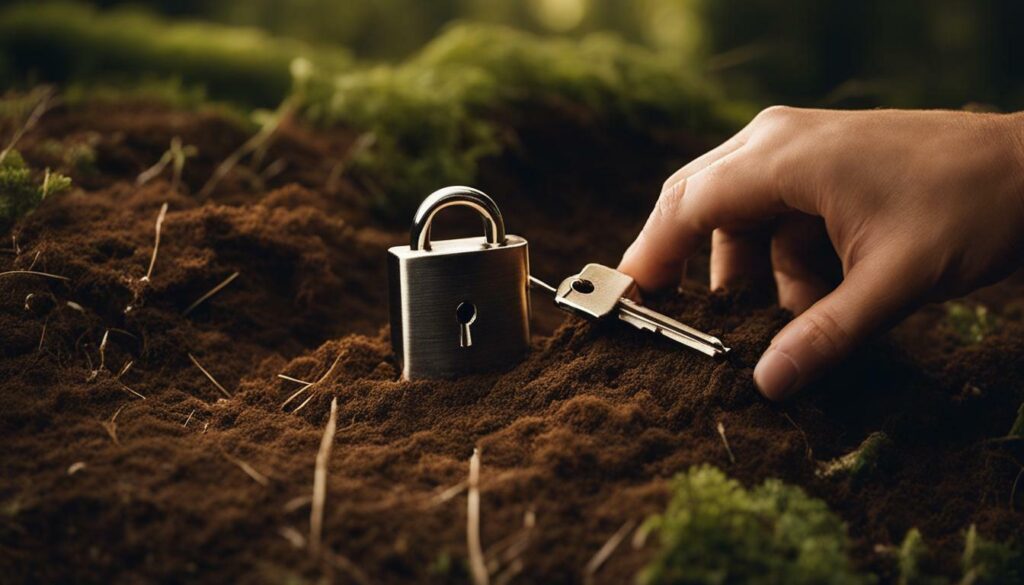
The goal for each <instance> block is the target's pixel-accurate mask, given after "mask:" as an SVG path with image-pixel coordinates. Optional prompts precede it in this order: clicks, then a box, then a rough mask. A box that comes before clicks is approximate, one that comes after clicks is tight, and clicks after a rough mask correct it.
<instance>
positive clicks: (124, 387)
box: [117, 380, 146, 400]
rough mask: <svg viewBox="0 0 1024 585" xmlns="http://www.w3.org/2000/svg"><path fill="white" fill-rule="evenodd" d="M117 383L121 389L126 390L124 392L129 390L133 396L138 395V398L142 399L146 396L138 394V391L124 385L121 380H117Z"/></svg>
mask: <svg viewBox="0 0 1024 585" xmlns="http://www.w3.org/2000/svg"><path fill="white" fill-rule="evenodd" d="M117 383H118V384H119V385H120V386H121V389H122V390H124V391H126V392H130V393H132V394H134V395H135V396H138V397H139V398H141V399H142V400H145V399H146V397H145V396H143V395H142V394H139V393H138V392H136V391H135V390H132V389H131V388H129V387H128V386H126V385H125V384H124V382H121V381H120V380H118V381H117Z"/></svg>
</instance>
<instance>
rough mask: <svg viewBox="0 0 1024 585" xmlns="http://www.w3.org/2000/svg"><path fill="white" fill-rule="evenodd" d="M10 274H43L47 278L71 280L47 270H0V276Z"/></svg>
mask: <svg viewBox="0 0 1024 585" xmlns="http://www.w3.org/2000/svg"><path fill="white" fill-rule="evenodd" d="M10 274H31V275H34V276H45V277H47V278H55V279H57V280H71V279H70V278H68V277H66V276H59V275H56V274H50V273H48V272H37V271H35V270H8V271H7V272H0V276H8V275H10Z"/></svg>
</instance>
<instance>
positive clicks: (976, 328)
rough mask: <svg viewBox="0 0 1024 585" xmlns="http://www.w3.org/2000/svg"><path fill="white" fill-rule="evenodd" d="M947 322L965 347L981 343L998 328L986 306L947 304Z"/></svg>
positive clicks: (958, 303)
mask: <svg viewBox="0 0 1024 585" xmlns="http://www.w3.org/2000/svg"><path fill="white" fill-rule="evenodd" d="M946 322H947V323H948V324H949V326H950V327H951V328H952V329H953V333H954V334H956V336H957V339H959V340H960V342H961V343H963V344H964V345H971V344H975V343H981V342H982V341H983V340H984V339H985V337H987V336H988V335H990V334H992V333H993V332H994V331H995V330H996V328H997V326H998V321H997V319H996V317H995V315H993V314H992V313H991V312H989V310H988V307H986V306H985V305H981V304H973V305H972V304H968V303H961V302H949V303H946Z"/></svg>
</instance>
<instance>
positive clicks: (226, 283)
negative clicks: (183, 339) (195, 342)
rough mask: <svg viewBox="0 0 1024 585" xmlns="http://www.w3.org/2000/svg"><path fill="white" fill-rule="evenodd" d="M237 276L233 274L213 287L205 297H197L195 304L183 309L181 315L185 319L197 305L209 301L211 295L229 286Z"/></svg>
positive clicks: (236, 273)
mask: <svg viewBox="0 0 1024 585" xmlns="http://www.w3.org/2000/svg"><path fill="white" fill-rule="evenodd" d="M238 274H239V273H238V272H235V273H234V274H232V275H231V276H229V277H227V278H225V279H224V281H223V282H221V283H220V284H218V285H217V286H215V287H213V288H212V289H210V292H208V293H206V294H205V295H203V296H201V297H199V300H197V301H196V302H194V303H192V304H191V305H189V306H188V308H187V309H185V312H183V313H182V315H183V316H186V317H187V316H188V314H189V313H191V312H192V311H193V310H195V308H196V307H198V306H199V305H201V304H203V302H204V301H206V300H207V299H209V298H210V297H212V296H213V295H215V294H217V293H219V292H220V291H221V290H222V289H223V288H224V287H226V286H227V285H229V284H231V282H232V281H233V280H235V279H236V278H238Z"/></svg>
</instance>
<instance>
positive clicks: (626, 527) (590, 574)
mask: <svg viewBox="0 0 1024 585" xmlns="http://www.w3.org/2000/svg"><path fill="white" fill-rule="evenodd" d="M634 526H636V520H635V519H633V518H630V519H629V520H626V521H625V522H624V523H623V524H622V526H621V527H619V529H618V530H616V531H615V534H613V535H612V536H611V538H609V539H608V540H607V541H606V542H605V543H604V546H602V547H601V548H600V549H598V551H597V553H596V554H595V555H594V556H593V558H591V559H590V562H589V563H587V567H586V569H585V570H584V573H583V581H584V582H586V583H590V582H592V581H593V579H594V575H595V574H596V573H597V571H598V570H599V569H600V568H601V566H602V565H604V563H605V561H607V560H608V557H610V556H612V553H614V552H615V549H617V548H619V544H621V543H622V540H623V539H624V538H626V535H627V534H629V531H630V530H632V529H633V527H634Z"/></svg>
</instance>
